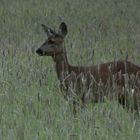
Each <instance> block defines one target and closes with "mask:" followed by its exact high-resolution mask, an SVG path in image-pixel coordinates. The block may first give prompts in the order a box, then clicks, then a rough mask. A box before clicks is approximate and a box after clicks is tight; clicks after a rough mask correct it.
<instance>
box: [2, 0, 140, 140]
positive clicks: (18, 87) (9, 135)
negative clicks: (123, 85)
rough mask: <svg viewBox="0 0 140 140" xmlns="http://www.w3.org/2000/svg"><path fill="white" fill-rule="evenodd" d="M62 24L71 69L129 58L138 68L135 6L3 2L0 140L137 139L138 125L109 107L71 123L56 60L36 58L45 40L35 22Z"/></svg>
mask: <svg viewBox="0 0 140 140" xmlns="http://www.w3.org/2000/svg"><path fill="white" fill-rule="evenodd" d="M61 21H65V22H66V23H67V26H68V36H67V37H66V40H65V47H66V49H67V53H68V58H69V62H70V63H71V64H73V65H92V64H97V63H101V62H107V61H113V60H114V59H125V58H126V56H127V55H128V59H129V60H131V61H133V62H134V63H136V64H138V65H140V55H139V54H140V1H139V0H104V1H103V0H87V1H85V0H71V1H70V0H61V1H60V2H59V1H57V0H51V1H49V0H24V1H22V0H11V1H10V0H1V1H0V48H1V49H0V67H1V69H0V139H1V140H16V139H17V140H24V139H25V140H33V139H34V140H36V139H37V140H46V139H49V140H50V139H52V140H57V139H58V140H59V139H60V140H66V139H75V140H85V139H87V140H92V139H96V140H118V139H120V140H126V139H127V140H132V139H133V140H139V139H140V119H139V118H138V117H136V116H134V115H133V114H131V113H128V112H126V110H124V109H122V107H121V106H118V105H117V104H116V103H114V102H113V103H112V102H111V103H110V102H106V103H104V104H89V106H88V107H87V109H85V110H82V111H79V115H78V116H77V118H74V116H73V114H72V111H71V105H70V104H68V103H67V102H66V101H65V100H64V99H63V97H62V95H61V92H60V90H59V82H58V80H57V77H56V73H55V69H54V67H53V65H54V64H53V61H52V60H51V58H49V57H39V56H38V55H36V54H35V50H36V49H37V48H38V47H39V46H40V45H41V44H42V43H43V41H45V39H46V35H45V33H44V32H43V31H42V28H41V26H40V24H42V23H44V24H47V25H49V26H51V27H53V28H54V29H57V27H58V26H59V24H60V23H61Z"/></svg>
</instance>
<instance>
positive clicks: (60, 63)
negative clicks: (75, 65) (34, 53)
mask: <svg viewBox="0 0 140 140" xmlns="http://www.w3.org/2000/svg"><path fill="white" fill-rule="evenodd" d="M53 60H54V62H55V67H56V72H57V77H58V79H59V80H60V81H63V80H64V78H65V77H67V76H68V75H69V63H68V59H67V54H66V52H64V53H61V54H57V55H55V56H54V57H53Z"/></svg>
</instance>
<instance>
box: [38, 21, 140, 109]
mask: <svg viewBox="0 0 140 140" xmlns="http://www.w3.org/2000/svg"><path fill="white" fill-rule="evenodd" d="M43 28H44V30H45V31H46V32H47V35H48V39H47V41H46V42H45V43H44V44H43V45H42V46H41V47H40V48H39V49H37V51H36V52H37V53H38V54H39V55H42V56H44V55H47V56H52V58H53V60H54V62H55V65H56V72H57V77H58V79H59V81H60V88H61V90H62V91H63V93H64V97H65V98H66V99H68V100H69V99H72V100H73V103H74V104H76V103H77V102H78V103H80V102H81V103H82V104H83V105H85V104H86V103H87V102H89V101H92V102H99V101H103V100H104V97H107V98H108V99H112V98H113V96H115V97H117V99H118V101H119V103H121V104H122V105H123V106H125V105H128V104H127V102H128V94H131V95H130V96H132V100H133V102H134V105H133V107H134V109H138V108H139V106H140V67H139V66H138V65H135V64H133V63H131V62H129V61H127V60H124V61H113V62H107V63H103V64H98V65H94V66H91V67H85V66H83V67H82V66H71V65H70V64H69V63H68V59H67V55H66V50H65V48H64V46H63V39H64V37H65V35H66V34H67V26H66V24H65V23H61V25H60V27H59V32H58V33H56V32H54V31H53V30H52V29H51V28H48V27H46V26H45V25H43ZM114 84H115V85H116V86H114ZM114 87H115V88H116V87H117V90H118V92H115V95H113V89H114ZM128 89H129V90H128ZM131 89H132V90H133V92H131ZM110 92H112V93H110Z"/></svg>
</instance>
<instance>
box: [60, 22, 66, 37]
mask: <svg viewBox="0 0 140 140" xmlns="http://www.w3.org/2000/svg"><path fill="white" fill-rule="evenodd" d="M59 33H60V34H61V35H62V36H63V37H65V36H66V35H67V33H68V30H67V25H66V24H65V22H62V23H61V24H60V26H59Z"/></svg>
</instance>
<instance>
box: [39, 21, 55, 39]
mask: <svg viewBox="0 0 140 140" xmlns="http://www.w3.org/2000/svg"><path fill="white" fill-rule="evenodd" d="M41 26H42V28H43V29H44V31H45V32H46V33H47V36H48V37H49V36H51V35H53V34H55V32H54V31H53V30H52V29H51V28H49V27H47V26H46V25H44V24H41Z"/></svg>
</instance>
